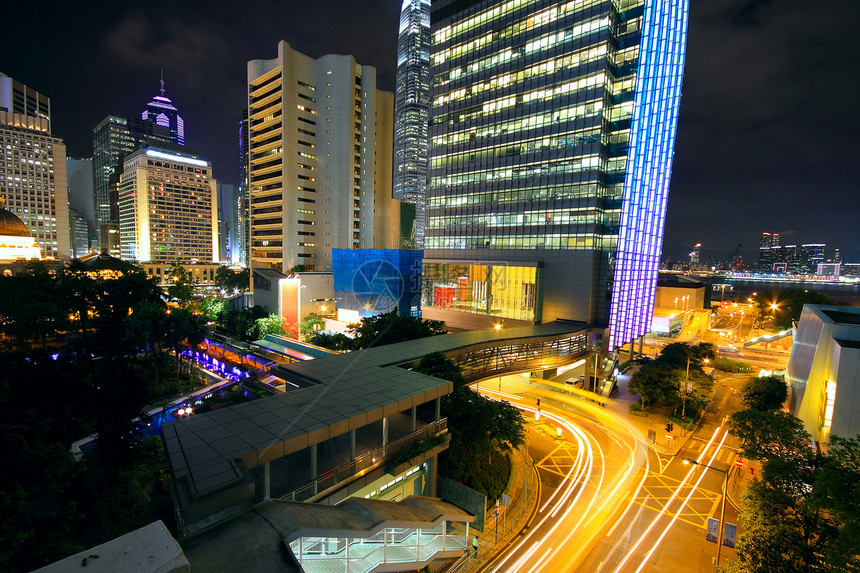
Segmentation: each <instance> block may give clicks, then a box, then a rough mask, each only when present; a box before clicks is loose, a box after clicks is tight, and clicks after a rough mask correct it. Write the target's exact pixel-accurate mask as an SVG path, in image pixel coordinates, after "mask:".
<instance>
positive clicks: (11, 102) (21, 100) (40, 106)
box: [0, 72, 51, 133]
mask: <svg viewBox="0 0 860 573" xmlns="http://www.w3.org/2000/svg"><path fill="white" fill-rule="evenodd" d="M0 111H8V112H11V113H18V114H21V115H25V116H29V117H37V118H39V119H44V120H45V121H47V122H48V123H47V126H48V127H47V131H48V133H51V98H49V97H48V96H46V95H44V94H41V93H39V92H37V91H36V90H34V89H30V88H29V87H27V86H26V85H24V84H22V83H21V82H19V81H18V80H16V79H14V78H10V77H9V76H7V75H6V74H4V73H3V72H0Z"/></svg>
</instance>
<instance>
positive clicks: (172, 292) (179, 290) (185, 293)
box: [167, 260, 194, 303]
mask: <svg viewBox="0 0 860 573" xmlns="http://www.w3.org/2000/svg"><path fill="white" fill-rule="evenodd" d="M167 280H168V283H169V285H168V287H167V294H168V296H170V298H172V299H176V300H178V301H180V302H183V303H188V302H190V301H191V297H192V296H193V294H194V282H193V280H192V278H191V273H190V272H188V270H186V269H185V267H183V266H182V263H180V262H179V261H178V260H177V261H176V262H174V263H173V266H172V267H170V268H169V269H168V270H167Z"/></svg>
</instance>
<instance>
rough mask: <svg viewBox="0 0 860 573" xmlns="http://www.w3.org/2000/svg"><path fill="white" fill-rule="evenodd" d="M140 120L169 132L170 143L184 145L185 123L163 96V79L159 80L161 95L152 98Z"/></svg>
mask: <svg viewBox="0 0 860 573" xmlns="http://www.w3.org/2000/svg"><path fill="white" fill-rule="evenodd" d="M140 119H142V120H144V121H150V122H152V123H155V124H158V125H160V126H162V127H166V128H167V129H169V130H170V141H172V142H173V143H176V144H178V145H185V121H184V120H183V119H182V116H180V115H179V110H177V109H176V107H175V106H174V105H173V102H172V101H170V98H168V97H165V95H164V77H163V76H162V78H161V95H157V96H155V97H154V98H152V101H150V102H149V103H148V104H146V109H145V110H143V113H141V114H140Z"/></svg>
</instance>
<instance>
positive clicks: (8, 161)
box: [0, 111, 71, 259]
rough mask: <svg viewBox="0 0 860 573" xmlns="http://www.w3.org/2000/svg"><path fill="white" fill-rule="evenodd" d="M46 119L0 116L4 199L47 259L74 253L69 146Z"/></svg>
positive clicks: (0, 191)
mask: <svg viewBox="0 0 860 573" xmlns="http://www.w3.org/2000/svg"><path fill="white" fill-rule="evenodd" d="M49 128H50V123H49V121H48V119H46V118H44V117H33V116H28V115H21V114H19V113H13V112H9V111H0V196H2V197H4V198H5V202H6V209H8V210H9V211H10V212H11V213H13V214H14V215H15V216H17V217H18V218H19V219H21V221H23V223H24V225H25V226H26V227H27V229H28V230H29V232H30V235H31V236H32V237H33V238H34V239H35V243H36V245H37V246H38V248H39V249H41V252H42V256H43V257H44V258H47V259H65V258H68V257H69V255H70V254H71V245H70V239H69V194H68V183H67V180H66V146H65V144H64V143H63V140H62V139H59V138H57V137H54V136H52V135H51V133H50V131H49Z"/></svg>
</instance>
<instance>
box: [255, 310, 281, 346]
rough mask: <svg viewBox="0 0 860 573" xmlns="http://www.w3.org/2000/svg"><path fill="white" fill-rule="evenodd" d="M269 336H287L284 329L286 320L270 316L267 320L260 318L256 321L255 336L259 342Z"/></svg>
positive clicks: (273, 315)
mask: <svg viewBox="0 0 860 573" xmlns="http://www.w3.org/2000/svg"><path fill="white" fill-rule="evenodd" d="M267 334H275V335H278V336H283V335H284V334H286V330H285V329H284V319H283V318H281V317H280V316H278V315H277V314H270V315H269V316H267V317H265V318H258V319H257V320H255V321H254V336H255V337H256V339H257V340H260V339H262V338H263V337H265V336H266V335H267Z"/></svg>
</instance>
